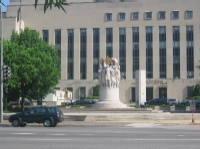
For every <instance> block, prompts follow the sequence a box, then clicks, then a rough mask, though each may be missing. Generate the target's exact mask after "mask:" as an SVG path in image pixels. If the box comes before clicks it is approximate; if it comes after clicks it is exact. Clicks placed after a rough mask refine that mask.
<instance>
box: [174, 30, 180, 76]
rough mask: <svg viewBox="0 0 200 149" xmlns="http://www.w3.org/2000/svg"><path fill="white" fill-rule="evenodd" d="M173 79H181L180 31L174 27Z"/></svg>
mask: <svg viewBox="0 0 200 149" xmlns="http://www.w3.org/2000/svg"><path fill="white" fill-rule="evenodd" d="M173 78H180V29H179V26H173Z"/></svg>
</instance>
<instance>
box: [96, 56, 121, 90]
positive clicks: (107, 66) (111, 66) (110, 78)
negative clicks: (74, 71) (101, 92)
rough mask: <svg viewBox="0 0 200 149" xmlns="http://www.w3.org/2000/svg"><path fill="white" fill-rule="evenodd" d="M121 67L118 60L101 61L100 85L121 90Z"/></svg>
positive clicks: (107, 59)
mask: <svg viewBox="0 0 200 149" xmlns="http://www.w3.org/2000/svg"><path fill="white" fill-rule="evenodd" d="M119 82H120V66H119V64H118V61H117V59H116V58H111V59H110V58H108V57H107V58H106V59H105V60H104V59H102V58H101V59H100V67H99V83H100V85H102V86H104V87H105V86H108V87H116V88H119Z"/></svg>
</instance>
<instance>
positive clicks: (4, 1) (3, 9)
mask: <svg viewBox="0 0 200 149" xmlns="http://www.w3.org/2000/svg"><path fill="white" fill-rule="evenodd" d="M1 1H2V2H3V3H4V5H6V6H7V5H10V0H1ZM5 11H6V7H5V6H2V12H5Z"/></svg>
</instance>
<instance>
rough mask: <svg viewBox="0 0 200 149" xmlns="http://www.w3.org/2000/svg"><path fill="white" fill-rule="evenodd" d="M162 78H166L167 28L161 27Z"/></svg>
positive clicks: (160, 55) (160, 54)
mask: <svg viewBox="0 0 200 149" xmlns="http://www.w3.org/2000/svg"><path fill="white" fill-rule="evenodd" d="M159 57H160V78H166V27H165V26H160V27H159Z"/></svg>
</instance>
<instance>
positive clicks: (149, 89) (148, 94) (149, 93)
mask: <svg viewBox="0 0 200 149" xmlns="http://www.w3.org/2000/svg"><path fill="white" fill-rule="evenodd" d="M152 99H153V87H147V88H146V100H147V101H149V100H152Z"/></svg>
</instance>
